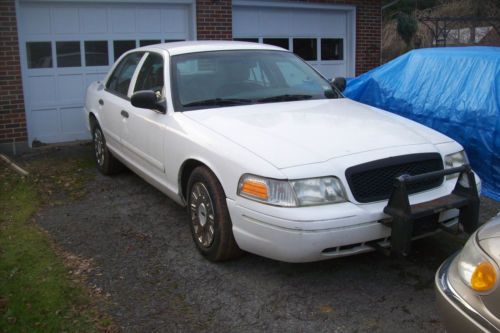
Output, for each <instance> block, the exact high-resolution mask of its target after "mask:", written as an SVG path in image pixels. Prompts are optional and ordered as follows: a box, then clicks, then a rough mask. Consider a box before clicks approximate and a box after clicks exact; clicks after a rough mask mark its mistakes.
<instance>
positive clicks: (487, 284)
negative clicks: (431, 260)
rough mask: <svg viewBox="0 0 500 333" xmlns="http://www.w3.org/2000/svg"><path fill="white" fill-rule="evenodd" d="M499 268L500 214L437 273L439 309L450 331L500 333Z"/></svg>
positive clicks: (477, 232) (472, 236) (479, 230)
mask: <svg viewBox="0 0 500 333" xmlns="http://www.w3.org/2000/svg"><path fill="white" fill-rule="evenodd" d="M499 265H500V214H499V215H498V216H497V217H495V218H493V219H492V220H491V221H489V222H488V223H486V224H485V225H483V226H482V227H481V228H480V229H478V230H477V231H476V232H475V233H474V234H472V235H471V237H470V238H469V240H468V241H467V243H466V244H465V246H464V248H463V249H462V250H461V251H460V252H459V253H457V254H455V255H454V256H452V257H451V258H449V259H447V260H446V261H445V262H444V263H443V264H442V265H441V267H440V268H439V270H438V271H437V273H436V280H435V284H436V295H437V306H438V309H439V312H440V314H441V318H442V320H443V322H444V325H445V327H446V330H447V331H448V332H500V287H499V286H498V284H499V282H498V280H499V273H500V270H499Z"/></svg>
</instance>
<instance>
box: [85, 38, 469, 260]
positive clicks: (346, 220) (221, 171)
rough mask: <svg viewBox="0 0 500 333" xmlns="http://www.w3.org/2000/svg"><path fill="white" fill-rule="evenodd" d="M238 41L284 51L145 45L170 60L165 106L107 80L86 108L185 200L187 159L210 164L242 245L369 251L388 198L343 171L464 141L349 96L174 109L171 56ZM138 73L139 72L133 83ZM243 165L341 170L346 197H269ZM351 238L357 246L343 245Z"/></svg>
mask: <svg viewBox="0 0 500 333" xmlns="http://www.w3.org/2000/svg"><path fill="white" fill-rule="evenodd" d="M233 49H238V50H239V49H262V50H279V48H275V47H271V46H264V45H259V44H253V43H236V42H185V43H171V44H170V45H165V44H163V45H156V46H149V47H144V48H141V50H144V51H146V52H147V51H148V50H151V51H155V52H157V53H158V52H159V53H161V54H162V55H163V56H164V59H165V73H164V77H165V78H166V81H165V91H166V92H165V95H166V99H167V112H166V114H161V113H158V112H155V111H151V110H146V109H139V108H136V107H133V106H132V105H131V104H130V101H129V100H126V99H122V98H119V97H116V96H115V95H113V94H111V93H108V92H107V91H106V90H105V89H103V88H104V85H103V83H101V82H94V83H93V84H92V85H90V87H89V88H88V90H87V97H86V103H85V109H86V112H87V113H88V114H89V113H92V114H93V115H95V117H96V118H97V120H98V122H99V124H100V126H101V128H102V129H103V132H104V135H105V137H106V140H107V147H108V148H109V149H110V150H111V151H112V153H113V154H114V155H115V156H116V157H117V158H118V159H120V160H121V161H122V162H124V163H125V164H126V165H127V166H128V167H130V168H131V169H132V170H134V171H135V172H136V173H137V174H139V175H140V176H141V177H143V178H144V179H145V180H146V181H148V182H149V183H151V184H152V185H154V186H155V187H157V188H158V189H160V190H161V191H162V192H164V193H165V194H167V195H168V196H169V197H170V198H172V199H173V200H175V201H176V202H178V203H179V204H182V205H184V204H185V202H184V198H183V195H182V193H181V192H182V190H181V186H180V174H181V172H182V166H183V164H184V163H185V162H186V161H188V160H196V161H199V162H201V163H203V164H205V165H206V166H207V167H208V168H210V169H211V170H212V171H213V173H214V174H215V175H216V176H217V178H218V180H219V181H220V183H221V184H222V187H223V189H224V191H225V194H226V197H227V205H228V208H229V212H230V216H231V220H232V223H233V233H234V236H235V239H236V242H237V243H238V245H239V246H240V248H241V249H243V250H246V251H248V252H252V253H255V254H258V255H261V256H264V257H269V258H273V259H277V260H282V261H288V262H307V261H316V260H322V259H327V258H332V257H338V256H344V255H349V254H355V253H361V252H366V251H370V250H371V248H370V247H368V246H366V245H365V242H368V241H372V240H378V239H384V238H387V237H389V236H390V232H391V230H390V229H389V228H387V227H385V226H383V225H382V224H380V223H379V222H378V221H379V220H381V219H384V218H387V216H386V215H385V214H384V213H383V208H384V207H385V206H386V205H387V200H384V201H378V202H372V203H365V204H361V203H358V202H357V201H356V200H355V199H354V197H353V195H352V194H351V192H350V189H349V186H348V185H347V181H346V178H345V170H346V169H347V168H349V167H351V166H354V165H358V164H361V163H366V162H370V161H374V160H379V159H383V158H387V157H393V156H398V155H407V154H413V153H429V152H437V153H439V154H441V156H443V158H444V156H445V155H447V154H450V153H454V152H458V151H460V150H462V149H463V148H462V147H461V146H460V145H459V144H458V143H457V142H455V141H453V140H452V139H450V138H448V137H446V136H445V135H442V134H440V133H438V132H436V131H434V130H432V129H429V128H427V127H424V126H422V125H420V124H417V123H415V122H413V121H410V120H407V119H404V118H402V117H399V116H396V115H394V114H391V113H388V112H385V111H382V110H379V109H376V108H373V107H370V106H367V105H364V104H360V103H357V102H355V101H352V100H350V99H347V98H343V99H324V100H310V101H296V102H280V103H269V104H257V105H248V106H234V107H224V108H211V109H206V110H197V111H185V112H176V111H175V110H174V107H173V105H172V98H171V91H170V82H169V78H170V66H169V61H170V57H171V56H173V55H176V54H183V53H190V52H203V51H214V50H233ZM134 80H135V75H134V78H133V80H132V83H131V86H134ZM130 94H131V89H129V97H130ZM99 99H102V100H104V105H105V107H103V106H101V105H99V103H98V100H99ZM111 105H113V106H111ZM120 110H126V111H127V112H128V113H129V115H130V116H129V118H123V117H122V116H121V115H120ZM87 118H88V117H87ZM89 129H90V126H89ZM246 173H250V174H255V175H259V176H264V177H269V178H275V179H302V178H313V177H321V176H336V177H338V178H339V179H340V180H341V182H342V184H343V186H344V188H345V190H346V194H347V199H348V201H347V202H344V203H338V204H330V205H323V206H311V207H300V208H284V207H276V206H270V205H265V204H262V203H258V202H255V201H251V200H248V199H246V198H243V197H241V196H238V195H237V187H238V181H239V179H240V177H241V176H242V175H243V174H246ZM455 182H456V180H447V181H444V182H443V184H442V185H441V186H439V187H436V188H433V189H431V190H427V191H424V192H420V193H416V194H413V195H411V196H410V202H411V203H412V204H414V203H419V202H424V201H429V200H432V199H435V198H438V197H441V196H444V195H447V194H449V193H450V192H451V191H452V189H453V188H454V186H455ZM477 182H478V183H479V179H478V180H477ZM456 215H457V212H456V211H448V212H444V213H442V214H441V217H440V220H441V221H448V222H449V223H455V222H456V219H453V218H454V217H456ZM352 244H358V246H355V247H353V248H350V249H348V250H342V251H341V249H340V248H339V247H341V246H348V245H352ZM332 248H333V249H335V250H333V251H326V252H323V251H324V250H325V249H332Z"/></svg>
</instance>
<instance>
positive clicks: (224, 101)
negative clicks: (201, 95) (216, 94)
mask: <svg viewBox="0 0 500 333" xmlns="http://www.w3.org/2000/svg"><path fill="white" fill-rule="evenodd" d="M250 103H252V100H251V99H244V98H211V99H205V100H201V101H195V102H191V103H188V104H184V105H183V106H184V107H190V106H229V105H244V104H250Z"/></svg>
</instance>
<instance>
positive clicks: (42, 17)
mask: <svg viewBox="0 0 500 333" xmlns="http://www.w3.org/2000/svg"><path fill="white" fill-rule="evenodd" d="M21 22H22V25H23V27H24V30H25V32H26V33H29V34H35V35H36V34H48V33H50V8H46V7H42V6H38V5H34V4H29V5H27V6H26V8H24V9H23V19H22V20H21Z"/></svg>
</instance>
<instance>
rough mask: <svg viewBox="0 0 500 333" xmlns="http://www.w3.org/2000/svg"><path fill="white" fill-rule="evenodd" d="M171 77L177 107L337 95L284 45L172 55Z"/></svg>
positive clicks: (195, 108)
mask: <svg viewBox="0 0 500 333" xmlns="http://www.w3.org/2000/svg"><path fill="white" fill-rule="evenodd" d="M172 83H173V86H172V96H173V103H174V107H175V109H176V110H177V111H188V110H198V109H206V108H212V107H226V106H235V105H249V104H261V103H274V102H285V101H298V100H311V99H326V98H340V97H342V95H341V94H340V93H339V92H338V91H336V90H335V89H333V88H332V87H331V85H330V84H329V82H328V81H327V80H326V79H324V78H323V77H322V76H321V75H319V74H318V73H317V72H316V71H315V70H314V69H312V68H311V67H310V66H309V65H308V64H306V63H305V62H304V61H303V60H301V59H300V58H298V57H297V56H295V55H294V54H293V53H290V52H284V51H265V50H244V51H212V52H200V53H187V54H181V55H176V56H173V57H172Z"/></svg>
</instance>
